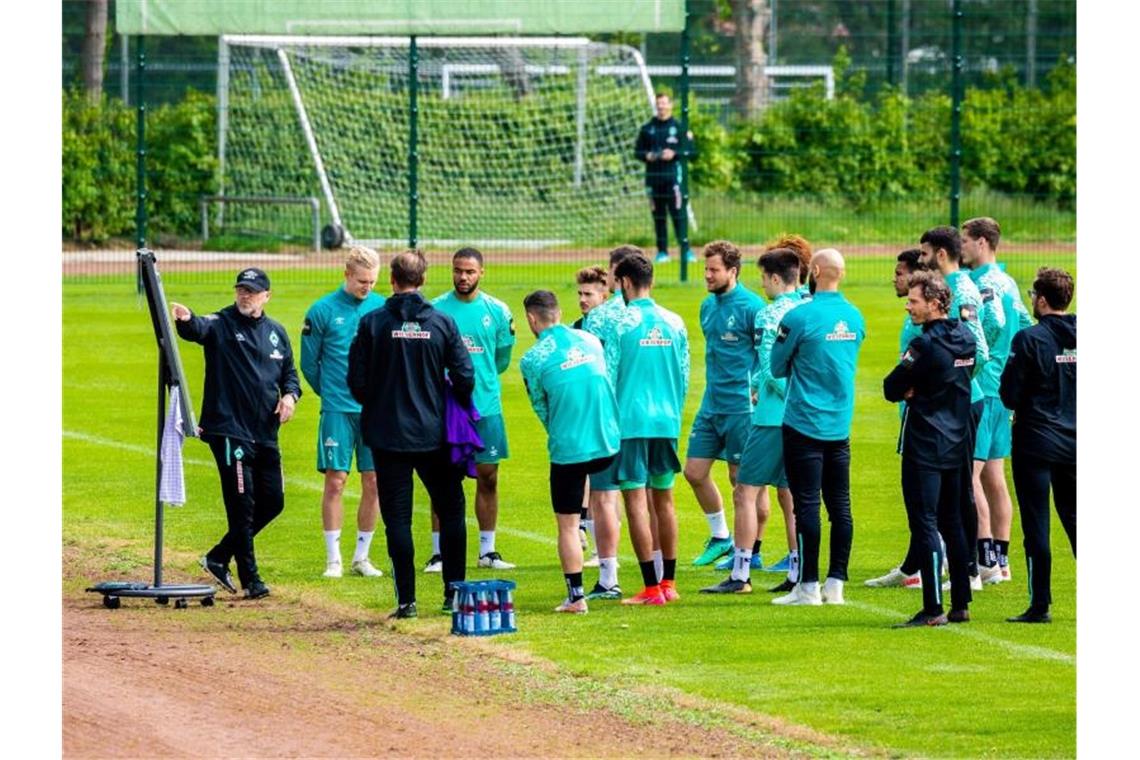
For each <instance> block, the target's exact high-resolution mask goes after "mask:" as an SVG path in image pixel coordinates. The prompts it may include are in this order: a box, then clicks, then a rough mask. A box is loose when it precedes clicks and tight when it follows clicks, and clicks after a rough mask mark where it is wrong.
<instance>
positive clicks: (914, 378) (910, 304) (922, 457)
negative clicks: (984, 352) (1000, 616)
mask: <svg viewBox="0 0 1140 760" xmlns="http://www.w3.org/2000/svg"><path fill="white" fill-rule="evenodd" d="M907 284H908V286H909V292H908V294H907V303H906V310H907V313H908V314H909V315H910V319H911V320H912V321H913V322H914V323H915V324H916V325H920V326H921V327H922V334H921V335H919V336H918V337H916V338H915V339H914V340H912V341H911V342H910V343H909V344H908V345H907V349H906V351H904V352H903V355H902V357H901V358H900V359H899V363H898V366H896V367H895V368H894V370H892V371H891V373H890V374H889V375H887V377H886V378H885V379H884V380H883V394H884V396H885V397H886V399H887V401H903V400H905V401H906V402H907V407H906V414H905V416H904V417H903V423H902V432H901V433H900V434H899V454H901V455H902V462H903V464H902V488H903V500H904V501H905V502H906V512H907V520H908V522H909V523H910V533H911V546H912V550H913V553H914V555H915V557H916V558H917V561H918V565H919V572H920V574H921V576H922V609H921V610H919V611H918V613H917V614H915V615H914V617H912V618H911V619H910V620H908V621H906V622H905V623H900V624H898V625H897V626H896V627H899V628H913V627H920V626H939V625H945V624H946V623H948V622H949V623H965V622H967V621H968V620H969V619H970V613H969V609H968V608H969V604H970V585H969V573H970V569H969V549H968V548H967V544H966V533H965V530H964V528H963V527H962V517H963V511H964V510H968V509H969V502H968V501H966V500H964V499H962V498H961V489H962V488H963V487H966V483H967V478H966V477H965V474H964V473H963V469H965V468H967V467H968V466H969V464H968V461H967V460H968V455H969V454H970V446H971V440H970V375H971V372H972V369H973V366H974V351H975V348H976V346H975V345H974V338H973V336H972V335H971V334H970V331H969V330H968V329H967V328H966V327H964V326H963V325H962V323H961V322H960V321H958V320H953V321H952V320H948V319H946V312H947V311H948V310H949V308H950V288H949V287H947V285H946V283H945V282H943V281H942V278H941V277H939V276H937V275H935V274H932V273H930V272H920V273H918V274H915V275H913V276H912V277H911V278H910V280H909V281H908V283H907ZM939 534H941V535H942V537H944V538H945V539H946V548H947V553H948V554H949V555H950V578H951V585H950V600H951V601H950V608H951V609H950V614H949V615H948V616H947V615H945V614H943V608H942V586H941V584H940V582H939V579H940V578H941V575H942V555H941V551H940V544H941V540H940V539H939Z"/></svg>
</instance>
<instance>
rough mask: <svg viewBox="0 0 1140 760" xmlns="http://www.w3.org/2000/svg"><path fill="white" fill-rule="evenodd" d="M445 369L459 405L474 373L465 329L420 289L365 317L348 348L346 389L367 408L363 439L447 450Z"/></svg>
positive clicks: (375, 444)
mask: <svg viewBox="0 0 1140 760" xmlns="http://www.w3.org/2000/svg"><path fill="white" fill-rule="evenodd" d="M444 370H446V371H447V376H448V377H450V378H451V384H452V387H453V389H454V391H455V396H456V398H457V399H458V400H459V402H460V403H462V404H466V403H468V402H469V401H470V400H471V391H472V390H473V389H474V388H475V368H474V367H473V366H472V364H471V357H470V356H469V355H468V353H467V347H466V346H464V344H463V336H462V335H460V333H459V327H458V326H457V325H456V324H455V320H453V319H452V318H451V317H449V316H448V315H446V314H444V313H443V312H441V311H439V310H438V309H436V308H434V307H433V306H432V305H431V304H430V303H428V302H427V301H426V300H424V297H423V296H422V295H421V294H420V293H419V291H415V292H411V293H397V294H396V295H394V296H392V297H390V298H389V299H388V300H387V301H385V303H384V306H382V307H381V308H379V309H377V310H376V311H373V312H369V313H368V314H366V315H364V316H363V317H361V319H360V326H359V327H358V328H357V330H356V337H355V338H353V340H352V346H350V347H349V349H348V389H349V390H350V391H351V392H352V396H353V398H355V399H356V400H357V401H358V402H360V405H361V412H360V430H361V433H362V434H363V437H364V442H365V443H366V444H368V445H369V446H371V447H372V448H374V449H380V450H383V451H406V452H416V451H434V450H435V449H438V448H440V447H441V446H443V445H444V443H445V441H446V439H445V437H444V424H445V422H446V413H445V408H446V402H445V397H444V382H445V381H444Z"/></svg>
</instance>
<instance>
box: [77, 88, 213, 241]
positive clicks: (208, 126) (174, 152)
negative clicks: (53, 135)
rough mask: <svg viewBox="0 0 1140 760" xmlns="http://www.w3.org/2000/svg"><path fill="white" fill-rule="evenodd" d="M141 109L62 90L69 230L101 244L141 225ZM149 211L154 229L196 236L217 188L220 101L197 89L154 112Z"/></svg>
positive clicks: (150, 115)
mask: <svg viewBox="0 0 1140 760" xmlns="http://www.w3.org/2000/svg"><path fill="white" fill-rule="evenodd" d="M135 123H136V113H135V111H134V109H131V108H127V107H126V106H124V105H123V103H122V101H120V100H115V99H110V98H104V99H103V100H102V101H100V102H98V103H90V102H89V101H88V100H87V98H86V96H85V95H84V94H83V93H82V92H78V91H65V92H64V93H63V167H62V168H63V219H62V231H63V235H64V236H65V237H68V238H72V239H74V240H77V241H81V242H92V243H98V242H102V241H104V240H107V239H108V238H111V237H130V236H131V235H132V234H133V233H134V229H135V190H136V187H137V185H136V174H135V172H136V168H135V167H136V156H135V144H136V137H135ZM146 128H147V149H148V153H147V193H148V201H147V212H148V219H149V222H148V228H149V230H150V231H151V232H152V233H156V234H157V233H170V234H176V235H193V234H195V232H196V229H197V224H198V222H197V219H198V210H197V209H198V196H199V195H201V194H212V193H213V192H214V189H213V188H214V174H215V167H216V166H217V159H216V158H215V152H216V141H215V137H214V134H215V128H214V99H213V98H212V97H210V96H208V95H203V94H201V93H197V92H193V91H191V92H190V93H188V95H187V97H186V98H185V99H184V100H183V101H181V102H180V103H176V104H173V105H164V106H161V107H159V108H157V109H154V110H152V111H150V112H148V114H147V122H146Z"/></svg>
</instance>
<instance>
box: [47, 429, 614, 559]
mask: <svg viewBox="0 0 1140 760" xmlns="http://www.w3.org/2000/svg"><path fill="white" fill-rule="evenodd" d="M63 437H64V438H71V439H73V440H76V441H83V442H84V443H90V444H93V445H96V446H107V447H109V448H113V449H119V450H120V451H130V452H133V453H136V454H146V455H147V456H150V457H153V456H154V449H152V448H150V447H148V446H140V445H138V444H135V443H124V442H122V441H115V440H112V439H110V438H103V437H102V436H98V435H91V434H89V433H81V432H79V431H77V430H64V431H63ZM182 461H183V463H184V464H191V465H194V466H195V467H209V468H210V469H213V467H214V462H213V460H209V459H198V458H197V457H183V460H182ZM285 484H286V486H293V485H296V486H300V487H302V488H304V489H305V490H306V491H313V492H315V493H324V490H325V486H324V481H321V480H317V479H316V478H306V477H299V476H296V475H287V476H286V478H285ZM344 493H345V496H357V495H358V494H359V492H357V491H354V490H353V489H352V488H345V491H344ZM413 511H415V512H418V513H420V514H422V515H427V514H428V511H429V508H428V507H424V506H420V505H417V506H415V507H414V508H413ZM467 524H468V525H478V521H477V520H476V519H475V518H474V517H468V518H467ZM495 532H496V533H503V534H506V535H508V536H514V537H515V538H525V539H526V540H528V541H534V542H535V543H539V544H544V545H547V546H557V545H558V542H557V541H555V540H554V539H552V538H550V537H548V536H544V535H542V534H541V533H533V532H531V531H528V530H518V529H517V528H506V527H502V526H499V527H497V528H495ZM619 556H621V555H619Z"/></svg>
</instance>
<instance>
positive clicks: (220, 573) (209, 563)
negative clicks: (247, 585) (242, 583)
mask: <svg viewBox="0 0 1140 760" xmlns="http://www.w3.org/2000/svg"><path fill="white" fill-rule="evenodd" d="M199 564H200V565H201V566H202V569H203V570H205V571H206V572H207V573H209V574H210V575H212V576H214V580H216V581H217V582H218V583H219V584H221V586H222V588H224V589H225V590H226V591H229V592H230V593H231V594H236V593H237V586H235V585H234V577H233V576H232V575H230V568H229V565H223V564H222V563H221V562H215V561H214V560H212V559H210V557H209V555H207V556H204V557H202V559H201V561H200V562H199Z"/></svg>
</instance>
